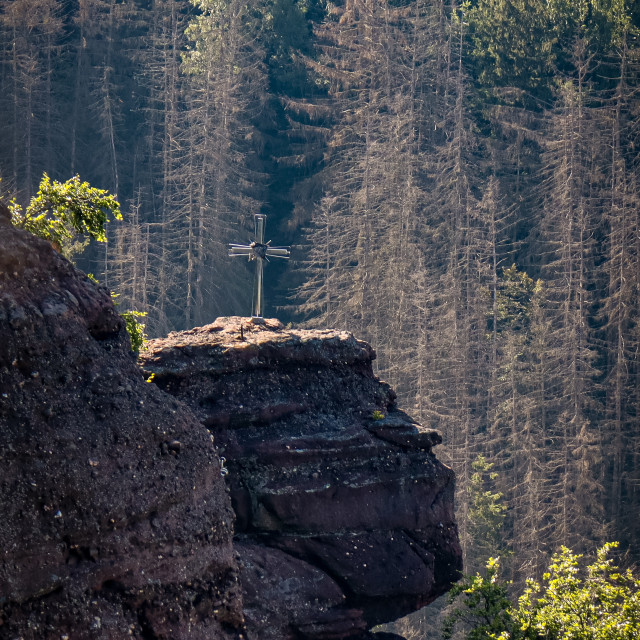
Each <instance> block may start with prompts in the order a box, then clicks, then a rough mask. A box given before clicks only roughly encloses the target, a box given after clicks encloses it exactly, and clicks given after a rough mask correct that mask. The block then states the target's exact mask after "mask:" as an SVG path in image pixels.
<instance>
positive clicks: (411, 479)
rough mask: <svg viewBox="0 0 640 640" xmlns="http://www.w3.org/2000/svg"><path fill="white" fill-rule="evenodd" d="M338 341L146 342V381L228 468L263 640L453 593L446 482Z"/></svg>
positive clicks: (333, 631) (246, 584)
mask: <svg viewBox="0 0 640 640" xmlns="http://www.w3.org/2000/svg"><path fill="white" fill-rule="evenodd" d="M374 357H375V353H374V351H373V349H372V348H371V347H370V346H369V345H368V344H366V343H364V342H361V341H359V340H356V339H355V338H354V337H353V336H352V335H351V334H350V333H346V332H340V331H298V330H287V329H284V328H283V326H282V325H281V324H280V323H279V322H278V321H275V320H267V321H266V322H265V324H263V325H256V324H252V323H251V322H250V321H249V320H247V319H243V318H236V317H233V318H221V319H218V320H217V321H216V322H215V323H213V324H211V325H208V326H205V327H201V328H198V329H193V330H191V331H185V332H182V333H176V334H170V336H169V337H167V338H165V339H161V340H154V341H152V343H151V344H150V346H149V349H148V351H146V352H145V353H144V354H143V355H142V358H141V360H142V366H143V368H144V370H145V375H147V376H149V377H150V378H152V380H153V382H155V383H156V385H158V386H159V387H160V388H161V389H162V390H163V391H166V392H168V393H170V394H172V395H174V396H175V397H177V398H179V399H180V400H182V401H183V402H185V403H186V404H187V405H189V406H190V407H191V408H192V410H193V411H194V412H195V413H196V415H197V416H198V418H199V419H200V421H201V422H202V423H203V424H205V425H206V426H207V427H208V428H209V429H210V431H211V432H212V434H213V436H214V441H215V445H216V446H217V448H218V449H219V451H220V453H221V454H222V455H224V456H225V457H226V468H227V469H228V472H229V473H228V475H227V476H226V478H227V482H228V484H229V487H230V491H231V497H232V503H233V508H234V510H235V514H236V524H235V531H236V538H235V548H236V550H237V551H238V553H239V557H240V567H241V582H242V585H243V591H244V605H245V616H246V619H247V625H248V631H249V633H250V636H251V637H253V638H255V639H259V640H270V639H273V640H276V639H277V640H286V639H292V640H293V639H294V638H296V639H300V638H302V639H308V640H312V639H313V640H329V639H333V640H346V639H355V638H364V637H369V635H368V630H369V629H370V628H371V627H372V626H373V625H376V624H378V623H381V622H384V621H389V620H393V619H395V618H397V617H400V616H402V615H404V614H406V613H408V612H411V611H414V610H416V609H418V608H420V607H421V606H423V605H426V604H428V603H429V602H431V601H432V600H433V599H435V598H436V597H437V596H439V595H441V594H442V593H444V592H445V591H446V590H447V589H448V588H449V587H450V585H451V583H452V581H454V580H455V579H456V577H457V574H458V571H459V569H460V567H461V552H460V547H459V544H458V538H457V530H456V525H455V522H454V516H453V489H454V476H453V472H452V471H451V470H450V469H449V468H447V467H445V466H444V465H443V464H441V463H440V462H439V461H438V460H437V459H436V457H435V456H434V454H433V452H432V447H433V446H434V445H436V444H438V443H439V442H440V435H439V434H438V433H437V432H436V431H434V430H432V429H428V428H424V427H422V426H420V425H418V424H416V423H415V422H414V421H413V420H411V418H409V417H408V416H407V415H406V414H405V413H403V412H402V411H400V410H399V409H398V408H397V407H396V404H395V394H394V393H393V391H392V390H391V389H390V388H389V386H388V385H386V384H385V383H383V382H380V381H379V380H378V379H377V378H376V377H375V376H374V374H373V371H372V361H373V359H374Z"/></svg>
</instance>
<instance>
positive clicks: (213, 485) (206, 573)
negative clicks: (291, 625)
mask: <svg viewBox="0 0 640 640" xmlns="http://www.w3.org/2000/svg"><path fill="white" fill-rule="evenodd" d="M0 213H1V212H0ZM0 465H1V467H2V473H1V475H0V512H1V513H2V518H0V638H7V639H9V638H10V639H15V638H24V640H36V639H37V640H43V639H44V640H46V639H52V640H53V639H55V640H60V639H61V638H69V639H84V638H92V639H97V638H104V639H107V638H113V639H120V638H125V637H126V638H129V637H133V638H145V639H148V638H164V639H167V640H169V639H179V638H190V639H197V638H203V639H204V638H207V639H211V638H213V639H219V640H223V639H231V638H241V637H243V630H242V628H243V621H242V602H241V597H240V594H239V589H238V587H237V567H236V562H235V559H234V554H233V549H232V541H231V536H232V528H233V512H232V510H231V507H230V501H229V496H228V493H227V491H226V488H225V486H224V481H223V480H222V478H221V473H220V461H219V458H218V456H217V454H216V452H215V450H214V447H213V445H212V442H211V436H210V434H209V432H208V431H207V429H206V428H205V427H204V426H203V425H202V424H201V423H200V422H199V421H198V420H197V419H196V417H195V416H194V415H193V414H192V413H191V412H190V411H189V410H188V409H187V408H186V407H185V406H184V405H182V404H181V403H180V402H178V401H176V400H175V399H174V398H171V397H170V396H167V395H166V394H164V393H163V392H161V391H160V390H159V389H158V388H157V387H155V386H154V385H152V384H147V383H146V382H145V380H144V378H143V377H142V374H141V373H140V371H139V369H138V367H137V366H136V364H135V362H134V359H133V358H132V356H131V353H130V349H129V341H128V336H127V334H126V332H125V330H124V324H123V321H122V319H121V318H120V316H119V315H118V313H117V312H116V311H115V310H114V307H113V304H112V303H111V299H110V296H109V293H108V292H107V291H106V290H105V289H102V288H99V287H96V286H95V285H94V284H93V283H92V282H90V281H89V279H88V278H87V277H86V276H85V275H83V274H82V273H80V272H78V271H77V270H75V269H74V268H73V267H72V265H71V264H70V263H69V262H67V261H66V260H65V259H64V258H62V257H61V256H60V255H58V254H57V253H56V252H55V251H53V249H52V248H51V247H50V246H49V244H48V243H46V242H44V241H42V240H39V239H37V238H34V237H33V236H31V235H29V234H28V233H26V232H23V231H20V230H17V229H14V228H13V227H12V226H11V225H10V224H9V221H8V219H7V216H6V215H0Z"/></svg>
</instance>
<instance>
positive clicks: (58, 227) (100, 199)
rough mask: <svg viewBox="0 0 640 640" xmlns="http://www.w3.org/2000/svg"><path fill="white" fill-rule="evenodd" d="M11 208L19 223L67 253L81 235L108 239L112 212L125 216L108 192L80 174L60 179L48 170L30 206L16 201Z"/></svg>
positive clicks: (14, 219)
mask: <svg viewBox="0 0 640 640" xmlns="http://www.w3.org/2000/svg"><path fill="white" fill-rule="evenodd" d="M10 209H11V215H12V222H13V224H14V225H15V226H17V227H20V228H22V229H25V230H26V231H29V232H31V233H33V234H34V235H36V236H39V237H41V238H44V239H45V240H49V242H51V244H53V245H54V247H55V248H56V249H58V250H59V251H61V252H62V253H63V254H65V255H67V256H68V255H69V254H70V253H72V252H73V241H74V240H75V239H76V238H77V237H78V236H89V237H90V238H93V239H94V240H97V241H98V242H106V240H107V237H106V234H105V225H106V223H107V222H108V221H109V218H108V215H109V214H110V215H112V216H113V217H114V218H116V219H118V220H120V219H122V215H121V213H120V205H119V203H118V201H117V200H116V198H115V196H113V195H111V194H110V193H109V192H108V191H105V190H103V189H96V188H95V187H92V186H90V185H89V183H88V182H82V181H81V180H80V177H79V176H74V177H73V178H70V179H69V180H67V181H66V182H58V181H56V180H53V181H52V180H51V179H50V178H49V176H48V175H47V174H46V173H45V174H44V176H43V178H42V181H41V182H40V187H39V189H38V193H37V194H36V195H35V196H34V197H33V198H32V199H31V202H30V203H29V205H28V206H27V208H26V209H23V208H22V207H21V206H20V205H19V204H17V203H16V202H12V203H11V206H10Z"/></svg>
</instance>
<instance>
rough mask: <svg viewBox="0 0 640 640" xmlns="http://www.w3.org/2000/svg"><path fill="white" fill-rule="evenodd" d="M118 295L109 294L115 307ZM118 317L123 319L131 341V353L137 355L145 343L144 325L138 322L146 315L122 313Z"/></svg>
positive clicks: (136, 312) (139, 312)
mask: <svg viewBox="0 0 640 640" xmlns="http://www.w3.org/2000/svg"><path fill="white" fill-rule="evenodd" d="M119 295H120V294H118V293H115V292H114V291H112V292H111V300H113V304H114V305H115V306H116V307H117V306H118V302H116V300H117V299H118V297H119ZM120 315H121V316H122V317H123V318H124V321H125V326H126V329H127V333H128V334H129V339H130V340H131V351H133V353H135V354H138V353H140V350H141V349H144V348H145V342H146V341H147V334H146V333H145V328H146V325H145V324H144V323H142V322H140V318H145V317H146V315H147V313H146V311H123V312H122V313H121V314H120Z"/></svg>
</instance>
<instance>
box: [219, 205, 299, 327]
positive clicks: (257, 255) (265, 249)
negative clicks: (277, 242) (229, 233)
mask: <svg viewBox="0 0 640 640" xmlns="http://www.w3.org/2000/svg"><path fill="white" fill-rule="evenodd" d="M253 218H254V223H255V240H254V241H253V242H252V243H251V244H229V255H230V256H231V257H234V256H248V257H249V261H251V260H255V261H256V275H255V278H254V281H253V312H252V318H251V319H252V321H253V322H254V323H256V324H260V323H262V322H264V318H263V317H262V305H263V299H264V294H263V287H262V270H263V269H264V263H265V262H269V258H283V259H284V260H288V259H289V257H290V255H291V251H290V248H289V247H272V246H271V240H269V242H267V243H265V241H264V228H265V226H266V222H267V216H266V215H264V214H263V213H256V214H254V216H253Z"/></svg>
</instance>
